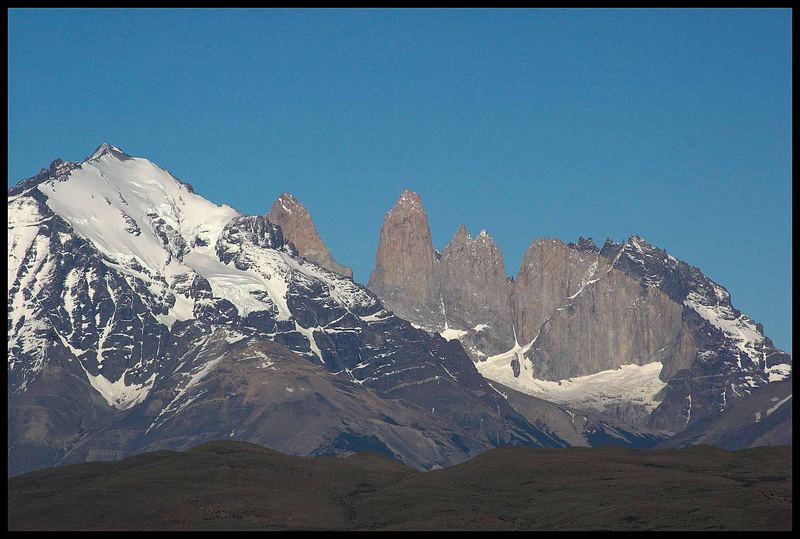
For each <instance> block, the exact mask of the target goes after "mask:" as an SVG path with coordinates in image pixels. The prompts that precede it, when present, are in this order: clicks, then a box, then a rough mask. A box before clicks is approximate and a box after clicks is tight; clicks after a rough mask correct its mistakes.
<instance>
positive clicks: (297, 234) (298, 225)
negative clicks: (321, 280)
mask: <svg viewBox="0 0 800 539" xmlns="http://www.w3.org/2000/svg"><path fill="white" fill-rule="evenodd" d="M267 220H268V221H269V222H271V223H274V224H276V225H278V226H280V227H281V229H282V230H283V235H284V237H285V238H286V239H287V241H289V242H291V243H292V244H294V246H295V249H297V252H298V253H300V256H302V257H303V258H306V259H308V260H310V261H312V262H314V263H316V264H319V265H320V266H322V267H323V268H325V269H328V270H330V271H333V272H335V273H338V274H339V275H344V276H345V277H350V278H352V277H353V270H352V269H350V268H348V267H347V266H343V265H341V264H339V263H338V262H336V260H334V258H333V255H332V254H331V251H330V249H328V246H327V245H325V242H324V241H322V238H321V237H320V235H319V232H317V227H316V226H315V225H314V221H313V220H312V219H311V214H310V213H309V212H308V210H307V209H306V207H305V206H303V205H302V204H301V203H300V201H299V200H297V198H295V196H294V195H292V194H291V193H281V194H280V196H279V197H278V198H277V199H276V200H275V202H274V203H273V204H272V208H270V210H269V212H268V213H267Z"/></svg>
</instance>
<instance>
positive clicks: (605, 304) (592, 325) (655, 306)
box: [527, 264, 696, 380]
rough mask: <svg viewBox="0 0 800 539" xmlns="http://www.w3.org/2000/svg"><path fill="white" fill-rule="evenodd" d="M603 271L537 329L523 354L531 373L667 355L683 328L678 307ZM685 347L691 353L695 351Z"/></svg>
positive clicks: (550, 375) (587, 369)
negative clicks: (529, 361) (531, 342)
mask: <svg viewBox="0 0 800 539" xmlns="http://www.w3.org/2000/svg"><path fill="white" fill-rule="evenodd" d="M602 265H603V266H606V265H607V264H602ZM604 274H605V275H604V277H603V278H600V276H597V277H596V278H597V279H598V280H597V281H595V282H592V283H591V284H588V285H586V287H585V288H583V290H582V291H581V292H580V293H579V294H578V295H577V296H576V297H575V298H573V299H572V300H568V301H567V302H566V303H562V307H559V308H556V309H554V310H553V312H552V314H551V316H550V318H549V319H548V320H547V321H546V322H545V323H544V324H543V325H542V327H541V328H540V330H539V333H538V338H537V339H536V342H535V343H534V344H533V346H532V347H531V348H530V350H529V351H528V354H527V356H528V357H530V358H531V360H532V361H533V365H534V369H533V370H534V372H535V376H536V378H540V379H545V380H563V379H565V378H570V377H576V376H585V375H588V374H594V373H596V372H600V371H605V370H610V369H615V368H617V367H619V366H620V365H624V364H631V363H634V364H637V365H645V364H647V363H652V362H654V361H660V362H662V363H669V362H670V361H671V360H672V359H673V356H674V352H675V347H676V345H677V343H678V340H679V337H680V335H681V332H682V331H683V329H684V326H683V322H682V314H683V306H681V305H679V304H677V303H675V302H674V301H672V300H670V299H669V297H667V296H666V294H664V293H663V292H661V291H660V290H658V289H656V288H642V286H641V285H640V283H639V281H638V280H635V279H632V278H631V277H629V276H627V275H625V274H624V273H622V272H620V271H617V270H615V269H612V270H611V271H607V270H604ZM687 352H688V353H689V354H691V355H692V356H693V355H694V353H695V352H696V350H687ZM677 361H679V362H680V360H679V359H678V360H677Z"/></svg>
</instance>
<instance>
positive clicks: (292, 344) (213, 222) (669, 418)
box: [8, 144, 791, 475]
mask: <svg viewBox="0 0 800 539" xmlns="http://www.w3.org/2000/svg"><path fill="white" fill-rule="evenodd" d="M8 212H9V217H8V231H9V237H8V238H9V240H8V260H9V269H8V313H9V318H8V350H9V355H8V414H9V419H8V473H9V475H15V474H19V473H22V472H26V471H30V470H35V469H38V468H43V467H47V466H53V465H59V464H68V463H76V462H83V461H87V460H116V459H120V458H123V457H126V456H129V455H131V454H135V453H140V452H144V451H153V450H163V449H170V450H182V449H189V448H191V447H194V446H197V445H199V444H201V443H203V442H208V441H212V440H220V439H229V440H240V441H247V442H254V443H258V444H260V445H263V446H266V447H269V448H272V449H277V450H279V451H283V452H285V453H290V454H294V455H341V454H349V453H353V452H357V451H364V450H367V451H372V452H376V453H381V454H384V455H387V456H389V457H391V458H394V459H396V460H399V461H401V462H403V463H405V464H406V465H408V466H411V467H414V468H417V469H421V470H427V469H432V468H438V467H445V466H449V465H452V464H455V463H459V462H462V461H465V460H467V459H469V458H471V457H473V456H475V455H477V454H479V453H482V452H484V451H486V450H487V449H489V448H492V447H499V446H509V445H510V446H528V447H548V448H556V447H567V446H574V445H578V446H598V445H608V444H613V445H624V446H629V447H653V446H660V445H674V446H683V445H691V444H694V443H715V444H717V445H720V446H722V447H749V446H750V445H759V444H787V443H791V357H790V356H789V355H788V354H786V353H785V352H783V351H780V350H778V349H777V348H776V347H775V346H774V345H773V343H772V342H771V341H770V339H769V338H767V337H766V336H765V335H764V331H763V327H762V326H761V325H760V324H758V323H757V322H755V321H753V320H751V319H750V318H749V317H747V316H746V315H744V314H743V313H741V312H740V311H738V310H737V309H736V308H735V307H734V306H733V305H732V303H731V298H730V294H729V293H728V292H727V290H725V288H724V287H722V286H721V285H719V284H717V283H715V282H714V281H712V280H711V279H709V278H708V277H706V276H705V275H703V273H702V272H701V271H700V270H699V269H698V268H695V267H693V266H690V265H689V264H687V263H685V262H682V261H679V260H677V259H675V258H674V257H672V256H671V255H669V254H667V253H666V252H665V251H663V250H661V249H659V248H657V247H654V246H652V245H650V244H649V243H648V242H646V241H645V240H644V239H642V238H640V237H637V236H631V237H630V238H628V239H627V240H625V241H624V242H621V243H617V242H614V241H612V240H607V241H606V242H605V243H604V244H603V246H602V247H601V248H598V247H597V246H596V245H595V244H594V242H593V241H592V240H590V239H584V238H579V240H578V241H577V242H576V243H564V242H562V241H560V240H556V239H544V240H536V241H534V242H533V243H532V244H531V246H530V247H529V248H528V250H527V252H526V253H525V256H524V260H523V263H522V267H521V268H520V269H519V272H518V273H517V275H516V277H515V278H512V277H509V276H508V275H507V274H506V270H505V268H504V264H503V256H502V253H501V252H500V249H499V248H498V247H497V246H496V245H495V243H494V241H493V240H492V238H491V236H490V235H489V234H488V233H487V232H486V231H481V232H480V233H479V234H478V235H477V236H476V237H475V238H473V237H472V236H471V235H470V234H469V232H468V231H467V230H466V228H465V227H463V226H462V227H460V228H459V229H458V230H457V231H456V233H455V235H454V236H453V239H452V240H451V241H450V242H449V243H448V245H447V246H446V247H445V248H444V250H443V251H442V252H439V251H437V250H436V249H434V248H433V244H432V241H431V235H430V229H429V225H428V220H427V216H426V214H425V211H424V208H423V205H422V201H421V199H420V197H419V196H418V195H417V194H415V193H413V192H410V191H406V192H404V193H402V194H401V196H400V198H399V199H398V201H397V203H396V204H395V206H394V207H393V208H392V209H390V210H389V212H388V213H387V215H386V218H385V220H384V223H383V227H382V228H381V231H380V245H379V248H378V252H377V254H376V265H375V269H374V271H373V273H372V275H371V276H370V279H369V283H368V286H363V285H361V284H359V283H357V282H355V281H354V280H353V278H352V270H351V269H350V268H348V267H346V266H344V265H342V264H341V261H340V262H337V261H336V260H335V259H334V257H333V254H332V253H331V252H330V250H329V249H328V248H327V246H326V245H325V243H324V242H323V240H322V238H321V236H320V234H319V232H318V231H317V229H316V226H315V225H314V223H313V220H312V218H311V215H310V214H309V212H308V210H307V209H306V208H304V207H303V205H302V204H301V203H300V202H299V200H298V199H297V198H296V197H295V196H293V195H291V194H289V193H282V194H281V195H280V196H279V197H278V199H277V200H276V201H275V202H274V203H273V204H272V206H271V207H270V209H269V211H268V213H266V214H265V215H263V216H262V215H258V216H251V215H244V214H242V213H240V212H239V211H237V210H235V209H234V208H231V207H229V206H225V205H217V204H214V203H213V202H210V201H208V200H206V199H205V198H203V197H202V196H200V195H199V194H198V193H196V192H195V191H194V189H193V188H192V186H191V185H190V184H188V183H186V182H184V181H181V180H179V179H178V178H176V177H175V176H173V175H172V174H171V173H170V172H169V171H167V170H165V169H163V168H161V167H159V166H157V165H155V164H153V163H151V162H150V161H148V160H147V159H143V158H137V157H132V156H130V155H128V154H126V153H125V152H124V151H122V150H121V149H119V148H116V147H114V146H112V145H110V144H102V145H100V146H99V147H98V148H97V149H96V150H95V151H94V152H93V153H92V154H91V155H90V156H89V157H87V158H86V159H84V160H83V161H80V162H71V161H62V160H60V159H58V160H55V161H53V162H52V163H51V165H50V166H49V167H48V168H45V169H42V170H41V171H40V172H39V173H38V174H36V175H34V176H32V177H31V178H27V179H25V180H22V181H20V182H19V183H17V184H16V185H15V186H14V187H12V188H10V189H9V190H8Z"/></svg>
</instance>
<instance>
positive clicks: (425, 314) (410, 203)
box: [369, 190, 441, 323]
mask: <svg viewBox="0 0 800 539" xmlns="http://www.w3.org/2000/svg"><path fill="white" fill-rule="evenodd" d="M434 266H435V252H434V249H433V243H432V241H431V231H430V226H429V225H428V216H427V215H426V214H425V209H424V208H423V207H422V200H420V197H419V195H418V194H417V193H415V192H413V191H408V190H406V191H403V193H402V194H401V195H400V198H399V199H398V200H397V202H396V203H395V205H394V207H392V209H390V210H389V212H388V213H387V214H386V217H385V218H384V220H383V227H382V228H381V237H380V243H379V245H378V252H377V254H376V255H375V270H374V271H373V272H372V275H371V276H370V278H369V287H370V288H371V289H372V290H373V291H374V292H375V293H377V294H378V295H379V296H380V297H381V299H382V300H383V301H384V303H385V304H386V306H387V307H388V308H390V309H392V310H393V311H395V312H396V313H397V314H398V315H400V316H401V317H404V318H409V319H411V320H422V321H424V323H431V322H432V320H431V318H430V317H431V314H430V313H433V312H436V311H441V307H440V304H441V299H440V297H439V294H438V286H437V279H436V275H435V269H434Z"/></svg>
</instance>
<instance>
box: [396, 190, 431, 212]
mask: <svg viewBox="0 0 800 539" xmlns="http://www.w3.org/2000/svg"><path fill="white" fill-rule="evenodd" d="M396 209H403V210H405V211H410V212H417V213H421V214H423V215H424V214H425V209H424V208H423V207H422V198H420V196H419V194H417V193H415V192H414V191H411V190H409V189H405V190H404V191H403V192H402V193H400V198H398V199H397V202H395V204H394V206H393V207H392V209H391V210H389V213H392V212H393V211H394V210H396Z"/></svg>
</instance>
